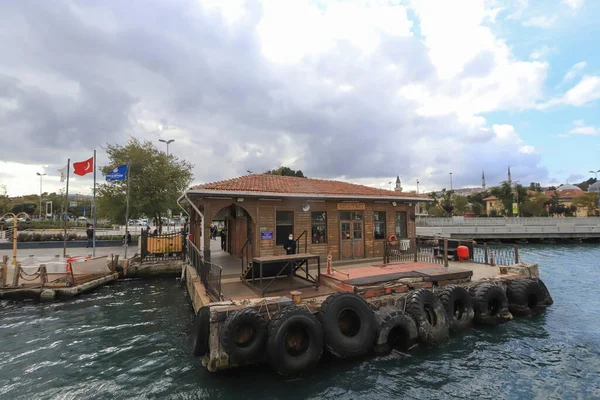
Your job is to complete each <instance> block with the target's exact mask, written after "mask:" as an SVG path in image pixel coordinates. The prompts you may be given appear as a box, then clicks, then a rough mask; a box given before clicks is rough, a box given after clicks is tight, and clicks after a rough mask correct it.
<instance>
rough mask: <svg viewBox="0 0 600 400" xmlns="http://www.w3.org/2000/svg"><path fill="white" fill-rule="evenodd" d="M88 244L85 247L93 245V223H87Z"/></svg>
mask: <svg viewBox="0 0 600 400" xmlns="http://www.w3.org/2000/svg"><path fill="white" fill-rule="evenodd" d="M86 234H87V244H86V246H85V248H86V249H87V248H88V247H90V246H92V245H93V243H92V242H93V240H94V228H93V227H92V224H87V231H86Z"/></svg>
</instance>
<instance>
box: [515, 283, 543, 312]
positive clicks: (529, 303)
mask: <svg viewBox="0 0 600 400" xmlns="http://www.w3.org/2000/svg"><path fill="white" fill-rule="evenodd" d="M506 296H507V297H508V309H509V310H510V312H511V313H512V314H513V315H518V316H521V317H528V316H531V315H538V314H541V313H542V312H544V310H545V309H546V303H545V302H546V293H545V291H544V288H543V286H542V285H540V283H539V282H538V281H537V280H535V279H531V278H523V279H515V280H512V281H509V282H508V285H507V288H506Z"/></svg>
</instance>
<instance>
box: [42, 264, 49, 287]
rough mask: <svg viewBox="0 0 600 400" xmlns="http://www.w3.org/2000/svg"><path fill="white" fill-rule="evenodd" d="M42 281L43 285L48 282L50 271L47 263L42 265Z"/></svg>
mask: <svg viewBox="0 0 600 400" xmlns="http://www.w3.org/2000/svg"><path fill="white" fill-rule="evenodd" d="M40 282H41V284H42V287H44V286H45V285H46V283H48V273H47V272H46V264H41V265H40Z"/></svg>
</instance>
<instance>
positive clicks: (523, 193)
mask: <svg viewBox="0 0 600 400" xmlns="http://www.w3.org/2000/svg"><path fill="white" fill-rule="evenodd" d="M491 192H492V194H493V195H494V196H496V197H497V198H498V199H499V200H500V201H501V202H502V206H503V208H504V210H506V212H507V215H508V216H511V215H513V213H512V209H513V207H512V205H513V203H518V207H519V209H520V208H521V204H523V203H524V202H525V201H527V197H528V194H527V189H526V188H524V187H523V186H522V185H520V184H518V183H517V184H515V185H514V187H513V186H512V185H510V184H509V183H508V182H506V181H505V182H502V185H500V186H498V187H495V188H493V189H492V191H491Z"/></svg>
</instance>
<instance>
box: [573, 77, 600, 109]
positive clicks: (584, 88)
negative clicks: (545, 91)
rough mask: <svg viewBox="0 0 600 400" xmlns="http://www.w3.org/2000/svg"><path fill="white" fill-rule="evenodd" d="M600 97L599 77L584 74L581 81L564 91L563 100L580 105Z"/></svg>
mask: <svg viewBox="0 0 600 400" xmlns="http://www.w3.org/2000/svg"><path fill="white" fill-rule="evenodd" d="M597 99H600V77H598V76H584V77H583V78H582V79H581V81H580V82H579V83H578V84H577V85H575V86H574V87H573V88H571V89H570V90H569V91H567V93H565V97H564V102H565V103H566V104H571V105H574V106H581V105H584V104H586V103H590V102H592V101H594V100H597Z"/></svg>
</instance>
